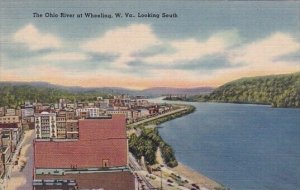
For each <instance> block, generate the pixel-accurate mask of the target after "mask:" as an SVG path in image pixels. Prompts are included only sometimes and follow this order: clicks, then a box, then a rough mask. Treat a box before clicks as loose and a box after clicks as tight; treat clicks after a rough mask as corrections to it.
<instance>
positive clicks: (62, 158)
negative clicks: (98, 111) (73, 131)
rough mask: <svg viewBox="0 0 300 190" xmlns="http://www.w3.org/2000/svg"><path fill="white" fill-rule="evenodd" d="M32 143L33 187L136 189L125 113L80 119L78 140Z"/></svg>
mask: <svg viewBox="0 0 300 190" xmlns="http://www.w3.org/2000/svg"><path fill="white" fill-rule="evenodd" d="M33 146H34V180H33V188H34V189H35V190H40V189H76V188H77V189H103V190H134V189H135V178H134V175H133V174H132V173H131V171H130V170H129V168H128V157H127V156H128V143H127V136H126V125H125V116H124V115H113V116H107V117H102V118H97V119H84V120H79V138H78V139H65V140H59V139H53V140H49V139H36V140H35V141H34V145H33ZM54 187H55V188H54Z"/></svg>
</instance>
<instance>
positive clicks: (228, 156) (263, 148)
mask: <svg viewBox="0 0 300 190" xmlns="http://www.w3.org/2000/svg"><path fill="white" fill-rule="evenodd" d="M187 104H192V105H194V106H196V108H197V110H196V111H195V112H194V113H192V114H189V115H187V116H184V117H181V118H177V119H175V120H172V121H168V122H166V123H163V124H161V125H160V126H161V127H162V128H160V129H159V133H160V135H161V136H162V137H163V139H164V140H165V141H166V142H167V143H169V144H170V145H171V146H172V147H173V149H174V150H175V154H176V157H177V159H178V161H180V162H182V163H183V164H186V165H188V166H190V167H191V168H193V169H194V170H196V171H199V172H201V173H203V174H205V175H207V176H208V177H210V178H212V179H215V180H216V181H218V182H220V183H222V184H224V185H225V186H227V187H230V189H231V190H254V189H255V190H270V189H272V190H277V189H278V190H286V189H300V148H299V146H300V109H278V108H276V109H274V108H271V107H270V106H261V105H241V104H222V103H187Z"/></svg>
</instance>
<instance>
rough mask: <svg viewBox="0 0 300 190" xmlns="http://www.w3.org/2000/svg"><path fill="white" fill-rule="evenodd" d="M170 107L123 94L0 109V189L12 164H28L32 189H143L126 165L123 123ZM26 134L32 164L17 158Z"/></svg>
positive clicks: (150, 116) (159, 112)
mask: <svg viewBox="0 0 300 190" xmlns="http://www.w3.org/2000/svg"><path fill="white" fill-rule="evenodd" d="M174 109H176V108H174V107H173V106H172V105H170V104H165V103H164V104H157V103H151V102H149V101H148V100H147V99H143V97H129V96H127V95H119V96H111V98H107V99H106V98H102V97H97V98H95V101H89V102H79V101H73V102H72V101H70V100H67V99H59V101H58V102H57V103H54V104H47V103H41V102H30V101H26V102H25V103H24V105H22V106H20V107H17V108H10V107H9V106H4V107H1V108H0V131H1V133H0V138H1V141H0V142H1V144H0V146H1V152H0V154H1V161H0V175H1V181H0V182H1V183H0V185H1V187H2V189H5V187H7V183H8V181H9V180H10V178H11V173H12V170H13V169H14V168H15V167H16V166H19V167H20V170H22V169H24V167H25V166H26V164H29V162H32V163H31V164H32V168H29V170H28V171H31V172H32V171H33V173H32V176H30V175H29V178H30V177H32V178H33V179H31V180H32V183H30V186H32V189H36V190H39V189H112V190H113V189H120V190H122V189H124V190H127V189H131V190H132V189H135V188H139V187H141V188H142V189H144V185H139V184H137V183H139V181H138V176H137V175H133V172H132V171H133V170H132V168H130V167H129V165H130V164H129V154H128V142H127V141H128V137H127V133H126V130H127V128H126V125H127V126H128V125H133V124H135V123H139V122H141V121H143V120H147V119H148V120H149V119H151V118H154V117H159V116H160V115H163V114H166V113H168V112H172V111H174ZM28 131H34V133H33V135H32V136H33V145H30V146H33V153H32V154H33V155H29V157H30V158H31V159H32V160H25V161H24V160H22V159H21V158H20V157H22V156H21V152H22V140H23V141H24V134H25V136H26V133H28ZM25 138H26V137H25ZM134 164H136V163H132V164H131V167H132V165H134ZM26 175H27V174H26ZM29 181H30V179H29ZM116 181H117V182H116Z"/></svg>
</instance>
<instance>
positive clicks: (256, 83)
mask: <svg viewBox="0 0 300 190" xmlns="http://www.w3.org/2000/svg"><path fill="white" fill-rule="evenodd" d="M196 100H198V101H215V102H231V103H254V104H271V105H272V106H273V107H298V108H299V107H300V72H298V73H294V74H287V75H273V76H264V77H251V78H242V79H239V80H236V81H232V82H229V83H227V84H224V85H223V86H220V87H219V88H217V89H216V90H214V91H213V92H212V93H211V94H209V95H203V96H198V97H196Z"/></svg>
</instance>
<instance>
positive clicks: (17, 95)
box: [0, 84, 101, 107]
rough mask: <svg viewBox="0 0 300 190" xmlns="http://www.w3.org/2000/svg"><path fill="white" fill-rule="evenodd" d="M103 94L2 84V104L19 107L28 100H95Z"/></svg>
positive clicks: (0, 104)
mask: <svg viewBox="0 0 300 190" xmlns="http://www.w3.org/2000/svg"><path fill="white" fill-rule="evenodd" d="M99 95H101V93H99V92H71V91H68V90H64V89H57V88H51V87H42V86H39V87H36V86H31V85H26V84H22V85H11V84H0V106H8V105H9V106H10V107H17V106H20V105H23V104H24V102H25V101H26V100H30V101H38V102H43V103H55V102H58V100H59V99H60V98H65V99H69V100H71V101H73V100H79V101H85V100H94V99H95V98H96V97H97V96H99Z"/></svg>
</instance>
